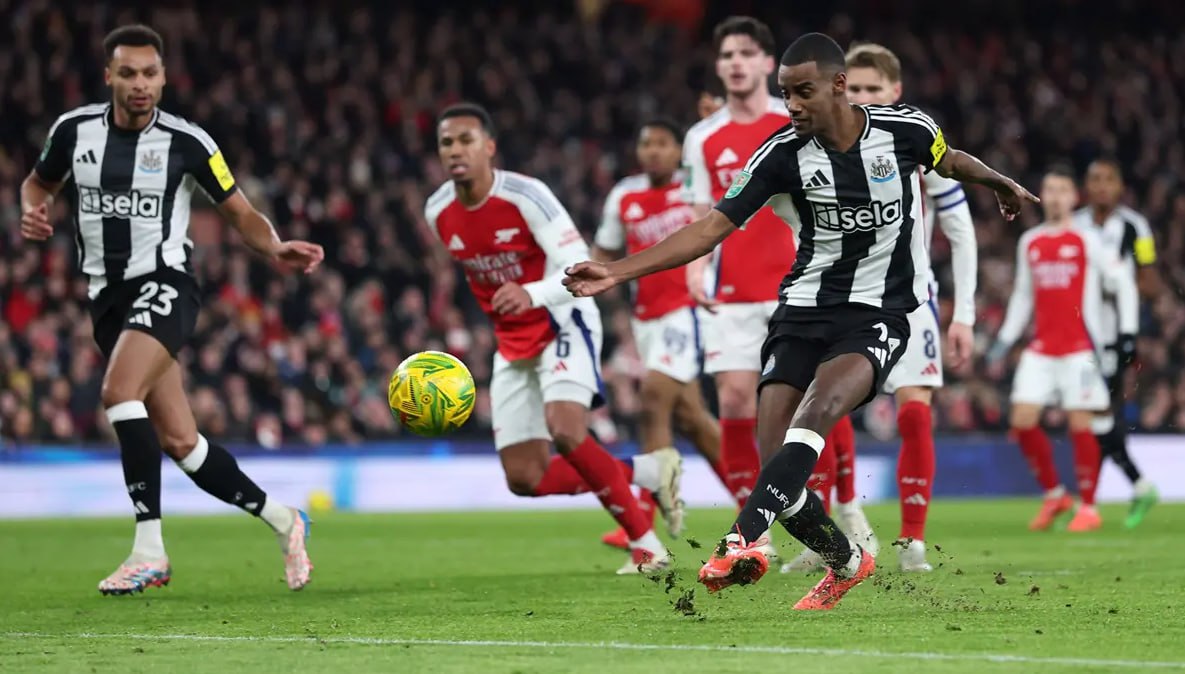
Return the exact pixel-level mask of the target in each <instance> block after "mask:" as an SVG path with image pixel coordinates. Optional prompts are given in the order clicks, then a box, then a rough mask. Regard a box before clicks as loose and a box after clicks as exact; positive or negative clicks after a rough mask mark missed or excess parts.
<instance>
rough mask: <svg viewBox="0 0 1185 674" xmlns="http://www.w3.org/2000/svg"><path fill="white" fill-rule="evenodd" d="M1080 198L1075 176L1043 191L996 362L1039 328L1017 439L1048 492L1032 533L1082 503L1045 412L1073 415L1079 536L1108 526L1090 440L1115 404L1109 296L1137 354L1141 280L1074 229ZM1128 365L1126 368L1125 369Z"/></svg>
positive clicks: (1028, 360) (1019, 386)
mask: <svg viewBox="0 0 1185 674" xmlns="http://www.w3.org/2000/svg"><path fill="white" fill-rule="evenodd" d="M1077 202H1078V192H1077V189H1076V187H1075V185H1074V176H1073V174H1072V173H1070V172H1069V171H1068V170H1066V169H1054V170H1051V171H1050V172H1049V173H1047V174H1046V175H1045V179H1044V180H1043V181H1042V183H1041V203H1042V205H1043V206H1044V207H1045V217H1046V222H1045V223H1044V224H1042V225H1040V226H1038V227H1035V228H1033V229H1030V230H1029V231H1027V232H1025V233H1024V235H1023V236H1021V237H1020V243H1019V244H1018V245H1017V250H1016V282H1015V283H1014V284H1013V289H1012V299H1011V300H1010V301H1009V303H1008V313H1007V314H1006V315H1005V317H1004V324H1003V325H1001V326H1000V334H999V335H998V337H997V341H996V343H995V344H994V345H993V346H992V349H991V350H990V351H989V353H988V361H989V363H992V364H997V363H999V361H1000V360H1001V359H1002V358H1003V357H1004V355H1005V354H1006V353H1007V351H1008V349H1009V347H1011V346H1012V344H1014V343H1015V342H1016V341H1017V339H1019V338H1020V336H1021V335H1022V334H1023V333H1024V332H1025V329H1026V328H1027V327H1028V326H1029V325H1030V324H1032V325H1033V337H1032V340H1031V341H1030V342H1029V344H1028V346H1027V348H1026V349H1025V351H1024V354H1023V355H1022V356H1021V358H1020V363H1019V364H1018V365H1017V367H1016V375H1015V377H1014V379H1013V382H1012V412H1011V414H1010V415H1009V417H1010V421H1011V423H1012V432H1013V434H1014V436H1015V437H1016V439H1017V441H1018V442H1019V443H1020V448H1021V451H1022V452H1023V453H1024V455H1025V458H1026V459H1027V460H1028V462H1029V466H1030V467H1031V468H1032V470H1033V473H1034V474H1035V475H1036V477H1037V481H1038V482H1039V483H1040V484H1041V487H1042V489H1044V491H1045V500H1044V503H1043V504H1042V506H1041V510H1040V511H1039V512H1038V513H1037V516H1036V517H1035V518H1034V519H1033V521H1032V522H1031V523H1030V525H1029V528H1031V529H1037V530H1039V529H1048V528H1049V526H1050V525H1052V524H1053V521H1054V519H1055V518H1056V517H1057V516H1058V515H1060V514H1062V513H1063V512H1065V511H1067V510H1070V509H1071V508H1072V507H1073V505H1074V502H1073V500H1072V499H1071V498H1070V496H1069V494H1067V493H1066V490H1065V487H1063V486H1062V485H1061V483H1060V481H1059V480H1058V476H1057V469H1056V468H1055V467H1054V464H1053V448H1052V447H1051V446H1050V444H1049V438H1048V437H1046V435H1045V432H1044V431H1042V430H1041V426H1040V425H1039V422H1040V420H1041V411H1042V410H1043V409H1044V408H1045V407H1046V406H1047V405H1058V406H1060V407H1061V408H1062V409H1063V410H1065V411H1066V416H1067V417H1068V425H1069V427H1070V439H1071V440H1072V441H1073V445H1074V472H1075V474H1076V477H1077V479H1078V491H1079V495H1080V496H1081V497H1082V504H1081V507H1080V508H1079V509H1078V511H1077V513H1075V515H1074V519H1073V520H1071V521H1070V524H1069V527H1068V529H1069V530H1070V531H1091V530H1093V529H1098V528H1099V527H1101V526H1102V525H1103V520H1102V518H1101V517H1100V516H1099V513H1098V511H1097V510H1096V509H1095V506H1094V496H1095V488H1096V487H1097V484H1096V483H1097V481H1098V475H1099V444H1098V440H1097V439H1096V438H1095V436H1094V434H1093V433H1092V431H1091V422H1092V421H1093V416H1094V414H1095V413H1096V412H1099V411H1102V410H1106V409H1107V407H1108V406H1109V405H1110V394H1109V393H1108V392H1107V386H1106V383H1105V381H1104V379H1103V374H1102V370H1101V369H1100V364H1099V355H1100V354H1099V350H1098V349H1099V347H1100V345H1102V344H1103V342H1102V340H1100V339H1099V334H1100V328H1101V324H1100V309H1101V305H1102V303H1103V290H1104V289H1106V290H1107V291H1108V292H1110V293H1113V294H1114V295H1115V299H1116V305H1117V306H1116V308H1117V310H1118V318H1119V321H1118V322H1119V326H1118V327H1119V343H1120V344H1121V348H1120V349H1119V352H1120V353H1121V354H1125V355H1126V358H1127V360H1128V362H1130V359H1131V358H1132V357H1134V355H1135V341H1136V338H1135V334H1136V330H1137V329H1138V327H1139V313H1138V302H1139V295H1138V293H1137V290H1136V283H1135V279H1134V278H1133V276H1132V274H1130V273H1129V272H1128V269H1127V268H1126V267H1125V266H1124V264H1123V262H1121V261H1120V259H1119V257H1118V256H1117V255H1116V254H1115V252H1114V251H1112V250H1108V249H1107V248H1106V247H1105V246H1104V244H1103V242H1102V241H1101V240H1100V239H1099V238H1098V235H1097V234H1096V233H1095V232H1093V231H1090V230H1081V229H1076V228H1075V227H1074V220H1073V215H1074V205H1075V204H1076V203H1077ZM1125 364H1126V363H1125Z"/></svg>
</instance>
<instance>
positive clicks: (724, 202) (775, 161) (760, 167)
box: [716, 125, 797, 228]
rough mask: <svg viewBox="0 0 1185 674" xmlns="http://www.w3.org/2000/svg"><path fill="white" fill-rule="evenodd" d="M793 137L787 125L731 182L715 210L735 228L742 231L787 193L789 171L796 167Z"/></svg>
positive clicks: (751, 158)
mask: <svg viewBox="0 0 1185 674" xmlns="http://www.w3.org/2000/svg"><path fill="white" fill-rule="evenodd" d="M796 137H797V135H796V134H795V132H794V129H793V128H791V127H790V126H789V125H787V126H785V127H782V128H781V129H779V130H778V131H776V132H775V133H774V134H773V135H771V136H770V137H769V138H767V139H766V141H765V142H764V143H762V144H761V147H759V148H757V151H756V152H754V153H753V156H752V157H749V161H748V163H746V164H745V168H744V169H742V170H741V171H740V172H739V173H737V174H736V177H734V178H733V179H732V185H730V186H729V188H728V191H727V192H725V193H724V197H723V198H721V199H720V201H719V202H717V203H716V210H718V211H720V212H721V213H723V214H724V215H725V217H727V218H728V219H729V221H731V222H732V224H733V225H735V226H736V227H738V228H744V226H745V223H747V222H748V221H749V218H752V217H753V215H754V214H755V213H757V211H759V210H761V208H762V207H763V206H765V205H766V204H767V203H769V200H770V199H772V198H774V197H775V196H777V195H779V194H783V193H785V192H788V191H790V189H791V188H792V187H793V185H791V184H790V181H789V178H788V175H789V174H788V168H789V167H790V166H792V165H795V164H796V163H797V160H796V157H795V156H794V153H793V151H792V150H791V148H792V147H794V146H795V143H794V142H793V141H794V140H795V138H796Z"/></svg>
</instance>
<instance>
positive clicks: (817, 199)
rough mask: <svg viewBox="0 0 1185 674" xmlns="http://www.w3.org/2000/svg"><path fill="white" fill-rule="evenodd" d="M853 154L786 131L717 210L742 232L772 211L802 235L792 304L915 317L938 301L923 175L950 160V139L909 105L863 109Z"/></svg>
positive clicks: (753, 161) (786, 285) (790, 286)
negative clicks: (931, 283) (852, 306)
mask: <svg viewBox="0 0 1185 674" xmlns="http://www.w3.org/2000/svg"><path fill="white" fill-rule="evenodd" d="M861 111H862V113H863V114H864V118H865V119H864V121H865V124H864V132H863V133H862V134H861V135H860V138H859V140H858V141H857V142H856V144H855V145H854V146H853V147H852V148H850V149H848V150H847V151H843V150H836V149H830V148H826V147H824V146H823V145H822V144H821V143H820V142H819V140H818V139H817V138H815V137H813V136H810V137H801V136H799V135H798V134H797V132H796V131H795V129H794V126H793V125H792V124H791V125H786V126H785V127H783V128H781V129H779V130H778V131H776V132H775V133H774V134H773V135H771V136H770V137H769V139H768V140H766V141H765V143H764V144H763V145H762V146H761V147H760V148H758V150H757V152H756V153H754V154H753V156H752V157H750V159H749V162H748V164H747V165H746V166H745V169H744V170H743V171H741V172H740V173H739V174H738V175H737V177H736V179H735V180H734V181H733V184H732V187H730V188H729V190H728V192H726V193H725V195H724V198H722V199H721V200H720V201H719V203H717V205H716V208H717V209H718V210H720V211H721V212H722V213H724V215H725V216H727V217H728V218H729V220H731V221H732V222H733V223H734V224H736V225H737V226H744V223H745V222H746V221H747V220H748V219H749V218H750V217H751V216H752V215H753V214H754V213H756V212H757V211H758V209H760V208H761V207H762V206H764V205H765V204H767V203H768V204H770V206H771V207H772V208H773V211H774V213H777V214H778V215H779V216H780V217H781V218H782V219H783V220H785V221H786V222H787V223H788V224H789V225H790V226H791V227H792V228H794V231H795V233H796V234H797V236H798V254H797V257H796V258H795V260H794V264H793V266H792V267H790V272H789V273H788V274H787V275H786V277H785V278H784V279H783V281H782V285H781V289H780V295H781V301H782V302H783V303H784V304H787V305H791V306H802V307H826V306H837V305H841V304H847V303H858V304H865V305H869V306H873V307H880V308H884V309H893V310H904V311H910V310H912V309H915V308H916V307H918V306H919V305H921V304H922V303H923V302H925V301H926V300H927V299H928V298H929V288H928V283H927V281H928V279H929V273H930V272H929V267H930V260H929V257H930V256H929V252H928V246H927V244H926V232H925V228H924V227H923V216H922V201H923V194H924V192H923V190H922V185H921V173H922V172H921V171H919V170H918V169H919V168H920V169H922V170H923V171H926V172H929V171H930V170H931V169H932V168H933V167H934V165H935V164H937V163H938V162H940V161H941V160H942V158H943V156H945V154H946V141H945V140H944V139H943V136H942V130H941V129H940V128H939V127H938V125H937V124H936V123H935V122H934V120H933V119H931V118H930V116H929V115H926V114H925V113H923V112H921V111H920V110H918V109H917V108H914V107H911V106H908V105H868V106H861Z"/></svg>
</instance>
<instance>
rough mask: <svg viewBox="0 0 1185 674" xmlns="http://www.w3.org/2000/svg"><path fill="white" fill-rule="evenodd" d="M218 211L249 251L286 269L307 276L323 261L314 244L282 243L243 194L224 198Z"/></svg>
mask: <svg viewBox="0 0 1185 674" xmlns="http://www.w3.org/2000/svg"><path fill="white" fill-rule="evenodd" d="M218 212H219V213H221V214H222V217H224V218H226V220H227V222H229V223H230V224H231V225H233V226H234V228H235V229H237V230H238V231H239V234H240V235H242V237H243V243H245V244H247V247H248V248H250V249H251V250H253V251H255V252H257V253H259V254H260V255H262V256H263V257H265V258H267V259H269V260H273V261H275V262H277V263H279V264H280V265H282V266H284V267H286V268H288V269H294V270H299V271H303V272H304V273H306V274H310V273H312V272H313V271H314V270H316V269H317V267H318V266H319V265H320V264H321V261H322V260H324V259H325V251H324V250H323V249H322V248H321V246H318V245H317V244H315V243H309V242H308V241H281V240H280V236H279V235H278V234H276V228H275V227H273V226H272V223H271V221H269V220H268V219H267V218H266V217H265V216H264V215H263V213H260V212H259V211H257V210H255V207H254V206H252V205H251V202H249V201H247V197H245V196H243V193H242V191H238V190H236V191H235V192H234V193H233V194H231V195H230V196H229V197H227V198H226V200H225V201H223V202H222V203H221V204H219V205H218Z"/></svg>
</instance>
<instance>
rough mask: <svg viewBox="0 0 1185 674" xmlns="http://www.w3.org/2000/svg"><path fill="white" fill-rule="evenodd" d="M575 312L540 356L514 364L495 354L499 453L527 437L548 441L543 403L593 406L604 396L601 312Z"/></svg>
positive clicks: (493, 383)
mask: <svg viewBox="0 0 1185 674" xmlns="http://www.w3.org/2000/svg"><path fill="white" fill-rule="evenodd" d="M573 314H574V316H573V319H572V320H571V321H570V322H568V323H567V324H565V325H561V326H560V331H559V333H557V335H556V338H555V339H553V340H552V342H551V343H550V344H548V345H547V348H546V349H544V350H543V352H542V353H540V354H539V355H538V356H535V357H534V358H527V359H525V360H516V361H513V362H512V361H508V360H506V358H504V357H503V356H502V354H500V353H496V354H494V369H493V373H492V374H491V376H490V407H491V412H492V414H493V417H494V418H493V423H494V447H495V448H497V449H498V450H499V451H501V450H502V448H504V447H508V446H510V445H513V444H516V443H519V442H523V441H525V440H537V439H542V440H549V441H550V440H551V433H549V432H548V431H547V419H546V417H545V416H544V413H543V405H544V404H545V403H550V402H556V401H567V402H574V403H579V404H581V405H584V406H585V407H592V406H593V403H594V402H599V400H600V399H601V398H603V396H604V390H603V385H602V380H601V321H600V316H599V315H598V316H596V317H595V318H594V319H593V320H587V321H586V320H585V318H586V317H582V316H581V315H580V314H579V313H578V312H573Z"/></svg>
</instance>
